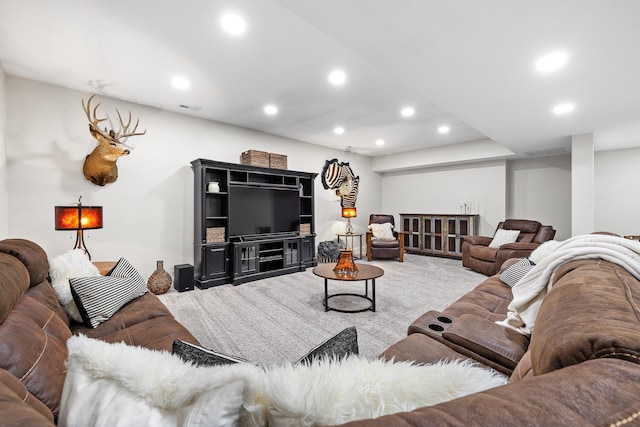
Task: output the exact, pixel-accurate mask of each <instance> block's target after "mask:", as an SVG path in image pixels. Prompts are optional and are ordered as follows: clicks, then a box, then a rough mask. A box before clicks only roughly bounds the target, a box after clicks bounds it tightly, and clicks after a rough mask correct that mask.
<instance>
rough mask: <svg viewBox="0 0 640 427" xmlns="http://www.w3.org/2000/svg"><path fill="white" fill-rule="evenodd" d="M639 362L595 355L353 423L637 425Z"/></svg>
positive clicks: (373, 426) (352, 426)
mask: <svg viewBox="0 0 640 427" xmlns="http://www.w3.org/2000/svg"><path fill="white" fill-rule="evenodd" d="M638 384H640V365H638V364H636V363H631V362H627V361H623V360H613V359H596V360H589V361H586V362H583V363H580V364H578V365H574V366H570V367H567V368H564V369H560V370H557V371H554V372H550V373H548V374H545V375H540V376H537V377H532V378H527V379H525V380H522V381H518V382H515V383H511V384H507V385H504V386H500V387H495V388H492V389H490V390H486V391H483V392H480V393H474V394H471V395H469V396H465V397H461V398H458V399H454V400H450V401H448V402H444V403H440V404H438V405H434V406H427V407H424V408H419V409H416V410H414V411H412V412H400V413H397V414H393V415H386V416H383V417H379V418H375V419H368V420H361V421H354V422H351V423H346V424H343V426H349V427H365V426H368V427H378V426H380V427H382V426H385V427H414V426H421V427H436V426H437V427H448V426H449V427H453V426H455V427H461V426H470V425H474V426H511V427H521V426H522V427H525V426H533V425H544V426H547V427H554V426H557V427H560V426H563V427H564V426H577V425H598V426H607V425H635V424H637V423H636V420H637V414H638V413H640V401H638V397H637V396H638Z"/></svg>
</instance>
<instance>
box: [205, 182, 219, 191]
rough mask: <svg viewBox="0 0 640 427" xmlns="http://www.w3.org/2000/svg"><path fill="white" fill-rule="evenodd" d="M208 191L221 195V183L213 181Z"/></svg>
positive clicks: (208, 186)
mask: <svg viewBox="0 0 640 427" xmlns="http://www.w3.org/2000/svg"><path fill="white" fill-rule="evenodd" d="M207 191H208V192H209V193H219V192H220V183H219V182H218V181H211V182H210V183H209V184H208V185H207Z"/></svg>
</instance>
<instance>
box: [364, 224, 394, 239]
mask: <svg viewBox="0 0 640 427" xmlns="http://www.w3.org/2000/svg"><path fill="white" fill-rule="evenodd" d="M369 230H371V232H372V233H373V238H374V239H378V240H395V239H396V238H395V237H394V236H393V225H392V224H391V223H390V222H385V223H384V224H375V223H374V224H369Z"/></svg>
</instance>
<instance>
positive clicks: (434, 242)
mask: <svg viewBox="0 0 640 427" xmlns="http://www.w3.org/2000/svg"><path fill="white" fill-rule="evenodd" d="M444 221H445V218H444V217H441V216H433V217H429V216H425V217H422V226H423V233H422V237H423V244H424V250H425V251H427V252H430V253H434V254H443V253H444V252H445V242H444V241H443V239H444V231H445V230H444V227H445V222H444Z"/></svg>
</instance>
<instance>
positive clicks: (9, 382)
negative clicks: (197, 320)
mask: <svg viewBox="0 0 640 427" xmlns="http://www.w3.org/2000/svg"><path fill="white" fill-rule="evenodd" d="M48 270H49V264H48V261H47V254H46V253H45V252H44V250H43V249H42V248H41V247H40V246H38V245H37V244H35V243H33V242H30V241H27V240H22V239H8V240H3V241H0V425H1V426H16V427H17V426H29V427H37V426H49V427H50V426H52V425H54V423H55V421H56V417H57V414H58V410H59V405H60V398H61V394H62V386H63V384H64V379H65V374H66V367H65V360H66V358H67V347H66V341H67V339H68V338H69V337H71V336H72V335H73V334H78V333H82V334H85V335H87V336H90V337H92V338H96V339H101V340H104V341H107V342H117V341H124V342H126V343H128V344H131V345H139V346H143V347H147V348H151V349H158V350H161V349H164V350H168V351H171V346H172V344H173V341H174V340H175V339H180V340H185V341H189V342H192V343H194V344H198V341H197V340H196V339H195V338H194V337H193V335H191V333H190V332H189V331H187V329H186V328H184V327H183V326H182V325H181V324H180V323H178V321H176V320H175V319H174V317H173V316H172V315H171V313H170V312H169V310H168V309H167V308H166V307H165V306H164V304H162V302H160V300H159V299H158V298H157V297H156V296H155V295H153V294H152V293H150V292H147V293H146V294H144V295H143V296H142V297H140V298H137V299H135V300H134V301H131V302H130V303H129V304H127V305H125V306H124V307H122V308H121V309H120V311H118V313H116V314H115V315H114V316H113V317H111V318H110V319H109V320H108V321H106V322H104V323H102V324H101V325H99V326H98V327H97V328H95V329H90V328H86V327H84V326H83V325H81V324H79V323H77V322H75V321H73V320H70V318H69V316H68V314H67V312H66V311H65V310H64V308H63V307H62V306H61V305H60V303H59V302H58V297H57V295H56V293H55V291H54V289H53V287H52V286H51V283H50V282H49V281H48V279H47V276H48Z"/></svg>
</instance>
